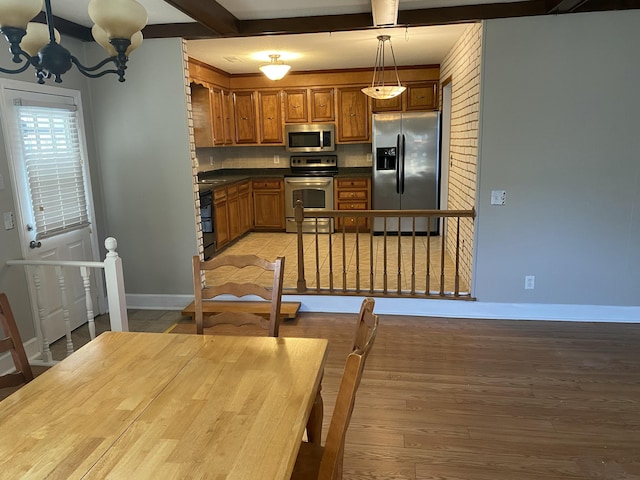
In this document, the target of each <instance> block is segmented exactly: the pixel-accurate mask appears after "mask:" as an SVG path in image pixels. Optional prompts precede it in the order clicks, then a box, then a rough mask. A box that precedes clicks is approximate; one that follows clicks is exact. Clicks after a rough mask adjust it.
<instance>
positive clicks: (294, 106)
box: [291, 105, 300, 108]
mask: <svg viewBox="0 0 640 480" xmlns="http://www.w3.org/2000/svg"><path fill="white" fill-rule="evenodd" d="M291 108H300V105H292V106H291Z"/></svg>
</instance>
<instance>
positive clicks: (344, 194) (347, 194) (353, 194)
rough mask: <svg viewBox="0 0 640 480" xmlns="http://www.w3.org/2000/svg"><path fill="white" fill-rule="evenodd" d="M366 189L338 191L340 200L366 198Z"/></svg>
mask: <svg viewBox="0 0 640 480" xmlns="http://www.w3.org/2000/svg"><path fill="white" fill-rule="evenodd" d="M367 197H368V195H367V191H366V190H342V191H339V192H338V200H366V199H367Z"/></svg>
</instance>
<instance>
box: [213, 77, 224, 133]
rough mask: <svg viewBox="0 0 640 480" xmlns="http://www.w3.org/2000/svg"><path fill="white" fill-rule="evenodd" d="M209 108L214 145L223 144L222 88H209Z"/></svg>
mask: <svg viewBox="0 0 640 480" xmlns="http://www.w3.org/2000/svg"><path fill="white" fill-rule="evenodd" d="M211 109H212V112H211V116H212V122H213V143H214V144H216V145H224V144H225V136H224V108H223V106H222V90H220V89H219V88H212V89H211Z"/></svg>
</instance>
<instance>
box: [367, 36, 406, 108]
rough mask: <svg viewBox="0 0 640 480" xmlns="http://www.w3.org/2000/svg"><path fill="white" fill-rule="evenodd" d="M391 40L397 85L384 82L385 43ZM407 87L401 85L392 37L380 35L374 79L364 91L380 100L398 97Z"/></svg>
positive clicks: (390, 47)
mask: <svg viewBox="0 0 640 480" xmlns="http://www.w3.org/2000/svg"><path fill="white" fill-rule="evenodd" d="M387 42H389V49H390V50H391V58H392V59H393V69H394V71H395V73H396V80H397V82H398V84H397V85H385V83H384V44H385V43H387ZM406 88H407V87H403V86H402V85H400V77H399V76H398V66H397V65H396V56H395V54H394V53H393V45H391V37H390V36H389V35H380V36H378V50H377V51H376V63H375V67H374V68H373V80H371V86H370V87H366V88H363V89H362V93H364V94H365V95H368V96H370V97H372V98H377V99H379V100H387V99H389V98H393V97H397V96H398V95H400V94H401V93H402V92H404V91H405V90H406Z"/></svg>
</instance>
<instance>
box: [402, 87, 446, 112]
mask: <svg viewBox="0 0 640 480" xmlns="http://www.w3.org/2000/svg"><path fill="white" fill-rule="evenodd" d="M404 94H406V96H407V110H437V109H438V82H436V81H433V82H422V83H415V84H408V85H407V91H406V92H404ZM404 94H403V95H404Z"/></svg>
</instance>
